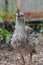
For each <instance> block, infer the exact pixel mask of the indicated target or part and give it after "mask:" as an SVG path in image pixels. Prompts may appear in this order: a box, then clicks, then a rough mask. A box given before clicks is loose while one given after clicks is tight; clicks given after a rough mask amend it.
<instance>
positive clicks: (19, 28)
mask: <svg viewBox="0 0 43 65" xmlns="http://www.w3.org/2000/svg"><path fill="white" fill-rule="evenodd" d="M15 28H16V32H20V33H23V32H24V31H25V24H24V22H22V21H20V20H19V19H17V18H16V25H15Z"/></svg>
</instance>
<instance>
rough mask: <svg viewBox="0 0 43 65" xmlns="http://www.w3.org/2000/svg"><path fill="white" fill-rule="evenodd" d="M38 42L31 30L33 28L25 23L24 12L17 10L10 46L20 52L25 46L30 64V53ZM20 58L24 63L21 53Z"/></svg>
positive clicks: (31, 53) (33, 51)
mask: <svg viewBox="0 0 43 65" xmlns="http://www.w3.org/2000/svg"><path fill="white" fill-rule="evenodd" d="M38 43H39V39H38V36H37V35H36V34H35V33H34V32H33V29H32V28H30V27H29V26H26V25H25V21H24V14H22V13H20V11H19V10H17V13H16V23H15V31H14V33H13V36H12V39H11V46H12V47H13V48H14V49H17V50H20V52H21V49H22V48H25V50H27V51H28V53H29V54H30V65H32V55H33V53H35V52H36V50H35V47H36V46H37V44H38ZM21 54H22V53H21ZM22 59H23V65H25V60H24V57H23V55H22Z"/></svg>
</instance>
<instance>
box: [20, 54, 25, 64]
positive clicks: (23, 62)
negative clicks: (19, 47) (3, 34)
mask: <svg viewBox="0 0 43 65" xmlns="http://www.w3.org/2000/svg"><path fill="white" fill-rule="evenodd" d="M21 56H22V65H25V60H24V57H23V55H22V54H21Z"/></svg>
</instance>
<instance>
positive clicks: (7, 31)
mask: <svg viewBox="0 0 43 65" xmlns="http://www.w3.org/2000/svg"><path fill="white" fill-rule="evenodd" d="M16 2H17V0H0V43H1V44H2V43H5V42H6V43H9V42H10V39H11V37H12V34H13V31H14V30H15V22H16V10H17V7H16ZM25 24H26V25H28V26H30V27H32V28H33V29H34V30H35V31H36V32H38V33H41V34H42V35H43V20H42V21H35V22H34V21H31V22H30V21H29V22H28V21H25Z"/></svg>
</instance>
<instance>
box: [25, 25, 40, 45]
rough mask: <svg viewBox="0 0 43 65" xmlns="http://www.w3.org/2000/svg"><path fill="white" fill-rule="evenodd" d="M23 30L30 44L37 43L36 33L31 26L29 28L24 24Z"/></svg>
mask: <svg viewBox="0 0 43 65" xmlns="http://www.w3.org/2000/svg"><path fill="white" fill-rule="evenodd" d="M25 32H26V34H27V39H28V41H29V42H30V43H31V44H32V43H33V44H35V45H37V44H38V43H39V39H38V35H37V34H36V33H35V31H33V29H32V28H30V27H29V26H26V27H25Z"/></svg>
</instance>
